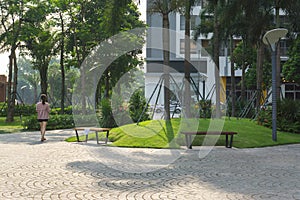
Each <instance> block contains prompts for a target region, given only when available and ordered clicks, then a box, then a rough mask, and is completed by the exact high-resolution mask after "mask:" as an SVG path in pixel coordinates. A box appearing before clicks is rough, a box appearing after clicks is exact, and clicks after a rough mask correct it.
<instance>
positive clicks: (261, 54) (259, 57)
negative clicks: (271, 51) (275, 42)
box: [256, 43, 264, 110]
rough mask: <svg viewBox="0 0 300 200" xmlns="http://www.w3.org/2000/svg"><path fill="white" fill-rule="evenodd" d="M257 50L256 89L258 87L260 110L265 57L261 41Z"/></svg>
mask: <svg viewBox="0 0 300 200" xmlns="http://www.w3.org/2000/svg"><path fill="white" fill-rule="evenodd" d="M258 45H259V46H258V50H257V65H256V80H257V82H256V89H257V99H256V108H257V110H259V108H260V101H261V96H262V83H263V57H264V46H263V45H262V44H261V43H259V44H258Z"/></svg>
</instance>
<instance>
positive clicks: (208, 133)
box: [181, 131, 237, 135]
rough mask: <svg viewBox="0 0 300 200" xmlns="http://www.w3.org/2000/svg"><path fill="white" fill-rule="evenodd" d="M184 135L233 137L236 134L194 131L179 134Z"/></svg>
mask: <svg viewBox="0 0 300 200" xmlns="http://www.w3.org/2000/svg"><path fill="white" fill-rule="evenodd" d="M181 133H182V134H185V135H235V134H237V132H226V131H222V132H218V131H195V132H181Z"/></svg>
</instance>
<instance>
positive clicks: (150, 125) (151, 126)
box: [67, 119, 300, 148]
mask: <svg viewBox="0 0 300 200" xmlns="http://www.w3.org/2000/svg"><path fill="white" fill-rule="evenodd" d="M223 124H224V126H223ZM220 126H221V127H223V129H222V130H223V131H234V132H237V133H238V134H237V135H235V136H234V139H233V147H236V148H253V147H266V146H275V145H283V144H294V143H300V134H293V133H287V132H280V131H278V132H277V140H278V141H277V142H274V141H273V140H272V130H271V129H269V128H266V127H263V126H260V125H258V124H257V123H256V122H254V121H250V120H249V119H239V120H237V119H231V120H229V119H226V120H219V121H218V120H215V119H214V120H210V119H200V120H199V119H191V120H190V121H189V120H183V119H172V120H171V121H170V122H166V121H164V120H151V121H145V122H141V123H139V124H138V125H137V124H129V125H125V126H121V127H118V128H114V129H112V130H111V131H110V136H109V140H110V141H111V142H112V145H113V146H119V147H140V148H180V146H185V138H184V136H183V135H182V134H180V131H181V130H189V131H195V130H199V131H206V130H218V128H219V127H220ZM100 135H101V136H100V137H102V138H104V137H105V134H104V133H103V134H100ZM210 137H214V138H213V139H210ZM84 139H85V136H81V140H84ZM89 139H95V134H89ZM204 139H205V140H206V141H209V140H211V141H213V142H212V145H217V146H224V145H225V136H223V135H221V136H196V137H195V138H194V140H193V146H201V145H202V144H203V141H204ZM67 141H69V142H73V141H76V138H75V137H71V138H68V139H67ZM215 141H216V144H215Z"/></svg>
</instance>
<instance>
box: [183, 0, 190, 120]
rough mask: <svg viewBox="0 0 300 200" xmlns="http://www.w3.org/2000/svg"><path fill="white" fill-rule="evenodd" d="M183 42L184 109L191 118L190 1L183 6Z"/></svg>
mask: <svg viewBox="0 0 300 200" xmlns="http://www.w3.org/2000/svg"><path fill="white" fill-rule="evenodd" d="M185 8H186V9H185V40H184V41H185V42H184V58H185V59H184V87H185V88H184V98H183V100H184V108H185V114H186V117H187V118H190V117H191V91H190V88H191V87H190V80H191V75H190V60H191V54H190V53H191V52H190V46H191V40H190V29H191V27H190V21H191V13H190V12H191V6H190V1H186V5H185Z"/></svg>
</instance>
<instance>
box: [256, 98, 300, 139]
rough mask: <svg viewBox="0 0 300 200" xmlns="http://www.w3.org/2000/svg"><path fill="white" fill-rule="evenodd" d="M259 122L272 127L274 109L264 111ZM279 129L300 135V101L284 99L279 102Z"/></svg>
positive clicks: (260, 114) (259, 116) (259, 117)
mask: <svg viewBox="0 0 300 200" xmlns="http://www.w3.org/2000/svg"><path fill="white" fill-rule="evenodd" d="M257 121H258V123H259V124H261V125H264V126H267V127H272V107H268V108H267V109H265V110H262V111H261V112H260V113H259V115H258V118H257ZM277 128H278V129H279V130H281V131H288V132H293V133H300V101H294V100H291V99H283V100H281V101H278V102H277Z"/></svg>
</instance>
